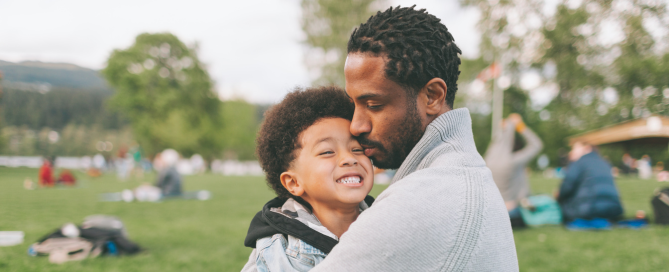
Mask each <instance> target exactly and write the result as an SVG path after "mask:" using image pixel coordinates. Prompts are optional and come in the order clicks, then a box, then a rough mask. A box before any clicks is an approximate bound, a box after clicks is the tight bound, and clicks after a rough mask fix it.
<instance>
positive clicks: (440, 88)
mask: <svg viewBox="0 0 669 272" xmlns="http://www.w3.org/2000/svg"><path fill="white" fill-rule="evenodd" d="M422 91H423V92H424V94H425V95H426V96H427V101H426V103H427V104H426V105H425V106H426V107H425V113H426V114H427V115H428V116H435V115H439V114H442V113H444V112H447V111H448V110H450V109H449V108H448V105H446V92H447V91H448V87H446V82H444V80H443V79H441V78H438V77H435V78H433V79H432V80H430V81H428V82H427V84H425V86H424V87H423V90H422Z"/></svg>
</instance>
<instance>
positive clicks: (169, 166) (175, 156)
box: [156, 149, 182, 197]
mask: <svg viewBox="0 0 669 272" xmlns="http://www.w3.org/2000/svg"><path fill="white" fill-rule="evenodd" d="M160 160H161V161H162V163H163V164H164V168H162V169H161V170H160V171H159V172H158V179H157V180H156V187H158V188H160V191H161V192H162V195H163V197H170V196H180V195H181V194H182V190H181V175H179V172H177V168H176V164H177V162H178V161H179V153H177V151H176V150H174V149H166V150H165V151H163V152H162V153H160Z"/></svg>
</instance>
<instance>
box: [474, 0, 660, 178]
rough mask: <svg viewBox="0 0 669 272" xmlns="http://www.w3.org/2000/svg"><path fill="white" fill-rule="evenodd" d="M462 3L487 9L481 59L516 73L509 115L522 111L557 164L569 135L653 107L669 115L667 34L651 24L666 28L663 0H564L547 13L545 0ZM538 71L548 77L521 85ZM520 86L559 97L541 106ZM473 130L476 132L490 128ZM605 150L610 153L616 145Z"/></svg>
mask: <svg viewBox="0 0 669 272" xmlns="http://www.w3.org/2000/svg"><path fill="white" fill-rule="evenodd" d="M461 3H463V4H464V5H469V6H475V7H477V8H478V9H479V10H480V11H481V13H482V16H481V19H480V21H479V24H478V27H479V29H480V30H481V32H482V43H481V56H482V59H483V60H485V61H487V62H488V63H491V62H492V61H497V62H498V63H501V64H502V65H503V68H504V69H503V70H504V75H505V76H507V77H508V78H510V81H511V84H510V87H509V88H508V89H507V90H506V92H513V93H514V94H513V95H512V97H509V95H508V94H505V102H504V115H505V116H506V115H507V114H508V113H510V112H518V113H520V114H521V115H522V116H523V118H524V119H525V121H526V123H527V124H528V126H529V127H531V128H532V129H534V130H535V131H536V132H537V133H538V134H539V136H540V137H541V138H542V140H543V141H544V146H545V147H544V152H545V153H546V154H547V155H549V157H550V158H552V160H551V161H552V164H554V165H555V164H556V163H557V158H558V151H559V150H560V149H566V148H567V139H568V137H570V136H573V135H575V134H578V133H581V132H585V131H588V130H592V129H597V128H601V127H603V126H606V125H611V124H615V123H618V122H622V121H626V120H630V119H636V118H641V117H647V116H649V115H651V114H662V115H667V114H669V89H668V88H669V77H667V76H666V75H667V74H668V72H669V53H667V47H666V44H665V45H662V44H661V43H659V41H660V40H662V39H666V35H665V36H664V37H654V36H653V35H651V34H650V33H649V28H648V24H649V23H653V22H659V24H656V26H654V27H655V28H658V29H660V30H661V31H660V32H659V33H661V32H662V30H665V31H666V30H667V28H668V27H667V25H666V24H663V23H662V22H663V20H664V19H663V18H665V17H666V14H667V12H666V5H665V4H664V3H662V2H646V1H604V0H602V1H583V2H578V1H561V2H559V3H557V7H556V9H555V12H554V13H551V12H548V13H547V12H545V6H544V3H543V1H539V0H530V1H521V0H500V1H486V0H463V1H461ZM617 30H619V32H620V33H619V35H618V36H619V37H616V31H617ZM602 33H603V34H602ZM607 35H608V36H607ZM465 63H467V62H463V66H464V64H465ZM532 72H533V73H535V74H539V75H540V76H541V79H540V85H539V86H537V87H533V88H531V89H522V88H521V87H522V84H521V81H522V79H523V76H524V75H525V74H527V73H532ZM461 79H462V78H461ZM487 89H488V90H490V89H492V88H491V87H490V85H488V86H487ZM665 90H667V91H665ZM518 91H520V92H524V93H525V94H526V96H531V94H533V93H534V94H538V93H544V94H546V93H550V94H551V95H552V96H553V99H552V100H551V101H550V103H549V104H547V105H546V104H540V105H536V104H534V103H533V102H532V100H531V99H526V102H524V103H523V102H522V101H520V100H518V99H517V98H519V97H518V96H517V95H519V94H520V93H518ZM665 92H666V93H667V95H665ZM513 97H515V98H513ZM509 99H510V100H509ZM475 114H481V115H487V113H475ZM474 119H477V118H476V117H474ZM474 129H475V132H474V134H475V135H476V134H481V133H483V134H489V133H490V132H489V130H477V129H478V128H477V127H476V126H475V127H474ZM479 138H485V137H482V136H479ZM477 140H478V139H477ZM610 148H611V149H612V150H613V149H616V148H617V147H610ZM632 148H633V149H638V150H630V151H633V153H635V152H636V153H638V152H642V153H643V152H647V150H646V148H644V147H640V146H635V147H632ZM602 149H603V150H602V151H603V152H605V153H606V152H608V151H607V149H609V147H607V146H603V147H602ZM662 149H664V150H666V147H663V148H662ZM642 150H646V151H642ZM479 151H481V152H482V151H484V150H482V149H480V148H479ZM637 151H638V152H637ZM612 152H614V151H612ZM616 152H618V151H616ZM614 153H615V152H614ZM612 154H613V153H612ZM665 155H666V154H665ZM665 157H666V156H662V155H656V156H655V157H654V159H660V160H662V158H665ZM611 160H612V161H613V162H614V163H616V161H618V160H619V156H617V155H615V156H614V157H611Z"/></svg>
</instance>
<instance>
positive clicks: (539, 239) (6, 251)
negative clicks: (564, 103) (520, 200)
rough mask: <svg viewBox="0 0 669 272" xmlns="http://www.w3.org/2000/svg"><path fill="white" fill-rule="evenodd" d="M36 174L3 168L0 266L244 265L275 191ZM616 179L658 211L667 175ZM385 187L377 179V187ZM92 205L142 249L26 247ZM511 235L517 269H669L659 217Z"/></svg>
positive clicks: (203, 178) (638, 205)
mask: <svg viewBox="0 0 669 272" xmlns="http://www.w3.org/2000/svg"><path fill="white" fill-rule="evenodd" d="M36 176H37V170H35V169H24V168H18V169H12V168H1V167H0V231H12V230H20V231H24V232H25V234H26V239H25V242H24V243H23V244H21V245H17V246H11V247H0V271H239V270H240V269H241V268H242V266H243V265H244V263H245V262H246V261H247V259H248V255H249V253H250V252H251V249H249V248H245V247H244V246H243V240H244V237H245V235H246V230H247V227H248V225H249V222H250V221H251V218H252V217H253V215H254V214H255V213H256V212H257V211H258V210H259V209H260V208H261V207H262V205H263V204H264V203H265V202H266V201H267V200H269V199H270V198H272V197H273V193H272V192H271V191H270V190H269V189H268V188H267V186H266V185H265V183H264V180H263V178H262V177H224V176H220V175H214V174H203V175H195V176H188V177H185V182H184V187H185V189H186V190H200V189H206V190H209V191H211V192H212V195H213V197H212V199H210V200H208V201H197V200H171V201H165V202H162V203H124V202H100V201H99V194H101V193H106V192H118V191H121V190H123V189H129V188H134V187H136V186H138V185H140V184H141V183H143V182H152V181H153V179H154V175H145V176H144V177H143V178H135V179H132V180H130V181H126V182H120V181H117V180H116V178H115V176H113V175H111V174H109V175H105V176H102V177H99V178H89V177H87V176H85V175H84V174H83V173H77V176H78V177H79V178H80V179H81V181H80V183H79V185H78V186H76V187H74V188H61V187H56V188H51V189H37V190H26V189H24V188H23V181H24V179H26V178H31V179H33V180H35V178H36ZM531 183H532V188H533V190H534V193H552V191H553V190H554V188H556V186H557V185H558V183H559V180H557V179H547V178H543V177H542V176H540V175H533V176H532V179H531ZM617 183H618V187H619V188H620V191H621V195H622V199H623V203H624V205H625V209H626V211H625V214H626V216H627V217H632V216H633V215H634V212H635V211H636V210H645V211H646V212H647V213H648V214H649V215H651V216H652V209H651V207H650V198H651V196H652V195H653V192H654V191H655V189H656V188H659V187H663V186H665V183H658V182H655V181H648V180H639V179H636V178H618V179H617ZM666 186H669V184H666ZM385 188H386V186H382V185H376V186H375V187H374V190H373V191H372V195H374V196H376V195H378V194H379V193H380V192H381V191H383V189H385ZM435 212H438V211H435ZM92 214H108V215H115V216H118V217H119V218H120V219H121V220H123V222H124V223H125V225H126V227H127V229H128V233H129V236H130V239H131V240H133V241H135V242H137V243H138V244H140V245H141V246H142V247H143V248H145V249H146V250H145V252H143V253H141V254H139V255H136V256H130V257H100V258H95V259H87V260H84V261H80V262H70V263H65V264H62V265H56V264H51V263H49V262H48V260H47V258H44V257H30V256H28V255H27V254H26V250H27V248H28V247H29V246H30V244H31V243H33V242H34V241H36V240H38V239H39V238H40V237H42V236H43V235H45V234H48V233H50V232H52V231H54V230H55V229H57V228H59V227H60V226H61V225H62V224H64V223H67V222H73V223H76V224H79V223H81V221H82V220H83V218H84V217H86V216H88V215H92ZM514 237H515V240H516V248H517V251H518V259H519V262H520V270H521V271H667V269H668V268H667V267H668V264H669V260H668V259H669V228H665V227H661V226H651V227H649V228H646V229H641V230H629V229H614V230H611V231H600V232H572V231H567V230H566V229H564V228H563V227H559V226H554V227H542V228H535V229H526V230H522V231H516V232H514Z"/></svg>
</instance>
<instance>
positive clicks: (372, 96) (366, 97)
mask: <svg viewBox="0 0 669 272" xmlns="http://www.w3.org/2000/svg"><path fill="white" fill-rule="evenodd" d="M380 96H382V95H381V94H376V93H366V94H361V95H359V96H358V97H357V99H358V100H363V99H368V98H374V97H380Z"/></svg>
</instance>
